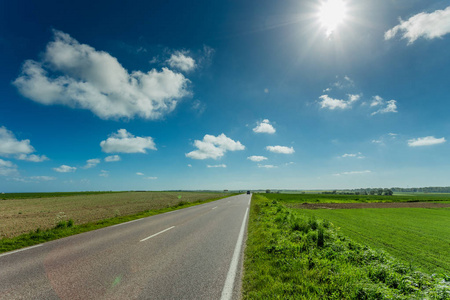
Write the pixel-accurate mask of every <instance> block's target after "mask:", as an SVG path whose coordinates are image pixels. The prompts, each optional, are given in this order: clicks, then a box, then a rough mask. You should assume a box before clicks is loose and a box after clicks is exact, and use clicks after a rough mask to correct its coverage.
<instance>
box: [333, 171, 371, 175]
mask: <svg viewBox="0 0 450 300" xmlns="http://www.w3.org/2000/svg"><path fill="white" fill-rule="evenodd" d="M368 173H372V171H369V170H365V171H350V172H342V173H337V174H333V175H334V176H341V175H359V174H368Z"/></svg>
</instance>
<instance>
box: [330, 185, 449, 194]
mask: <svg viewBox="0 0 450 300" xmlns="http://www.w3.org/2000/svg"><path fill="white" fill-rule="evenodd" d="M394 193H450V187H448V186H447V187H421V188H399V187H393V188H390V189H388V188H363V189H352V190H333V191H331V192H322V194H329V195H378V196H381V195H385V196H392V195H393V194H394Z"/></svg>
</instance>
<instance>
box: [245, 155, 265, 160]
mask: <svg viewBox="0 0 450 300" xmlns="http://www.w3.org/2000/svg"><path fill="white" fill-rule="evenodd" d="M247 159H249V160H251V161H263V160H266V159H267V157H265V156H258V155H253V156H249V157H247Z"/></svg>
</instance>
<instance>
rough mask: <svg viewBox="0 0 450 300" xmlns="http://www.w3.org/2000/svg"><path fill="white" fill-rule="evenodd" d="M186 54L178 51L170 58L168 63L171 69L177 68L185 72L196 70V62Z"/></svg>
mask: <svg viewBox="0 0 450 300" xmlns="http://www.w3.org/2000/svg"><path fill="white" fill-rule="evenodd" d="M185 54H187V53H183V52H181V51H176V52H175V53H173V54H172V55H171V56H170V58H169V59H168V60H167V63H168V64H169V66H170V67H171V68H176V69H179V70H182V71H184V72H189V71H192V70H194V69H195V67H196V64H195V60H194V59H193V58H192V57H190V56H186V55H185Z"/></svg>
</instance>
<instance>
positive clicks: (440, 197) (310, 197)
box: [264, 194, 450, 203]
mask: <svg viewBox="0 0 450 300" xmlns="http://www.w3.org/2000/svg"><path fill="white" fill-rule="evenodd" d="M264 196H265V197H267V198H268V199H271V200H277V201H282V202H286V203H289V202H293V203H364V202H419V201H420V202H427V201H430V202H439V203H448V202H449V201H450V194H407V195H393V196H378V195H339V194H337V195H331V194H264Z"/></svg>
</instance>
